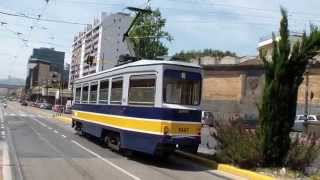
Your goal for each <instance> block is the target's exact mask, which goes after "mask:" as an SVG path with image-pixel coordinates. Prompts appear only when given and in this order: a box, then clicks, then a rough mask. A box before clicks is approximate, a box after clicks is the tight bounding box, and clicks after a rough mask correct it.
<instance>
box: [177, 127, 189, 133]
mask: <svg viewBox="0 0 320 180" xmlns="http://www.w3.org/2000/svg"><path fill="white" fill-rule="evenodd" d="M178 131H179V132H180V133H188V132H189V128H178Z"/></svg>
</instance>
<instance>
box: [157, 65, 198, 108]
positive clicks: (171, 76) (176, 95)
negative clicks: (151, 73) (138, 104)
mask: <svg viewBox="0 0 320 180" xmlns="http://www.w3.org/2000/svg"><path fill="white" fill-rule="evenodd" d="M163 88H164V89H163V90H164V91H163V93H164V94H163V98H164V102H165V103H168V104H181V105H199V104H200V97H201V74H200V73H194V72H184V71H177V70H166V71H165V72H164V87H163Z"/></svg>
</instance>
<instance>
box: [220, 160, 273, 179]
mask: <svg viewBox="0 0 320 180" xmlns="http://www.w3.org/2000/svg"><path fill="white" fill-rule="evenodd" d="M217 170H219V171H223V172H227V173H230V174H234V175H237V176H241V177H244V178H248V179H250V180H251V179H259V180H271V179H276V178H273V177H270V176H266V175H262V174H259V173H255V172H252V171H249V170H244V169H240V168H237V167H234V166H231V165H228V164H218V168H217Z"/></svg>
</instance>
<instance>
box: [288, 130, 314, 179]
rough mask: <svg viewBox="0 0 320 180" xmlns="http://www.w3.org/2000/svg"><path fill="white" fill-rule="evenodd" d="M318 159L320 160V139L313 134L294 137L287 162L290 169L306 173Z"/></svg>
mask: <svg viewBox="0 0 320 180" xmlns="http://www.w3.org/2000/svg"><path fill="white" fill-rule="evenodd" d="M317 158H320V139H319V138H317V137H315V136H314V135H312V134H309V135H304V136H299V135H298V134H297V135H296V136H295V137H293V140H292V142H291V145H290V150H289V153H288V156H287V162H286V165H287V166H288V167H289V168H291V169H293V170H298V171H301V172H304V173H305V172H306V168H307V167H309V166H311V165H312V163H313V162H314V161H315V160H316V159H317Z"/></svg>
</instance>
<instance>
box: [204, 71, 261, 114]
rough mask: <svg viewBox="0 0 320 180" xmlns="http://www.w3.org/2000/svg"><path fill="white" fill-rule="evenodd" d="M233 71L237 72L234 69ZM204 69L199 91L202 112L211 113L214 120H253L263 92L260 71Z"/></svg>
mask: <svg viewBox="0 0 320 180" xmlns="http://www.w3.org/2000/svg"><path fill="white" fill-rule="evenodd" d="M234 67H236V68H234ZM234 67H233V68H231V69H224V68H222V67H221V69H220V68H219V67H218V68H217V69H213V70H212V69H205V73H204V74H205V75H204V80H203V91H202V94H203V95H202V106H203V109H204V110H207V111H211V112H213V113H214V116H215V119H218V120H220V119H221V120H226V119H232V118H237V117H239V116H240V117H242V118H244V119H247V120H255V119H257V117H258V111H257V107H256V104H257V103H259V100H260V97H261V94H262V88H263V78H264V76H263V71H262V70H261V68H258V69H251V68H244V69H243V68H238V67H237V66H234Z"/></svg>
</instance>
